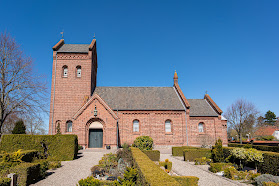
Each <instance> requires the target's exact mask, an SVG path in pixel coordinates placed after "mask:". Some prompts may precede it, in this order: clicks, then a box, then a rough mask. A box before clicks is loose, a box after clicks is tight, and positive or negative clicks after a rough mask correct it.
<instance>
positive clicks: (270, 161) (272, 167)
mask: <svg viewBox="0 0 279 186" xmlns="http://www.w3.org/2000/svg"><path fill="white" fill-rule="evenodd" d="M278 167H279V153H275V152H263V162H261V163H259V164H258V171H259V172H260V173H267V174H272V175H275V176H279V169H278Z"/></svg>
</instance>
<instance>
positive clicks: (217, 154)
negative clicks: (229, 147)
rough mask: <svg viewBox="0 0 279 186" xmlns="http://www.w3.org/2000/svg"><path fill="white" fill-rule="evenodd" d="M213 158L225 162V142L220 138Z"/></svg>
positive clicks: (215, 160)
mask: <svg viewBox="0 0 279 186" xmlns="http://www.w3.org/2000/svg"><path fill="white" fill-rule="evenodd" d="M213 159H214V162H224V153H223V144H222V140H221V139H220V138H219V139H218V140H217V141H216V143H215V146H214V149H213Z"/></svg>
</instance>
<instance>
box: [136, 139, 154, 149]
mask: <svg viewBox="0 0 279 186" xmlns="http://www.w3.org/2000/svg"><path fill="white" fill-rule="evenodd" d="M133 147H137V148H139V149H140V150H152V148H153V139H152V138H151V137H149V136H139V137H137V138H136V139H135V141H134V143H133Z"/></svg>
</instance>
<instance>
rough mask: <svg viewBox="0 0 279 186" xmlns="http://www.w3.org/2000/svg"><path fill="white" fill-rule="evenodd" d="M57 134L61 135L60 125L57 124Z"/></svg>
mask: <svg viewBox="0 0 279 186" xmlns="http://www.w3.org/2000/svg"><path fill="white" fill-rule="evenodd" d="M56 134H61V128H60V123H58V124H57V127H56Z"/></svg>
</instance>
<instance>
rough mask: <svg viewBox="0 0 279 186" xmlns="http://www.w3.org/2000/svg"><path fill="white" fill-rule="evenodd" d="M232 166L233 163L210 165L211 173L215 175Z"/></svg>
mask: <svg viewBox="0 0 279 186" xmlns="http://www.w3.org/2000/svg"><path fill="white" fill-rule="evenodd" d="M231 166H233V165H232V163H210V167H209V171H211V172H213V173H216V172H221V171H224V170H225V169H226V168H228V167H231Z"/></svg>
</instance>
